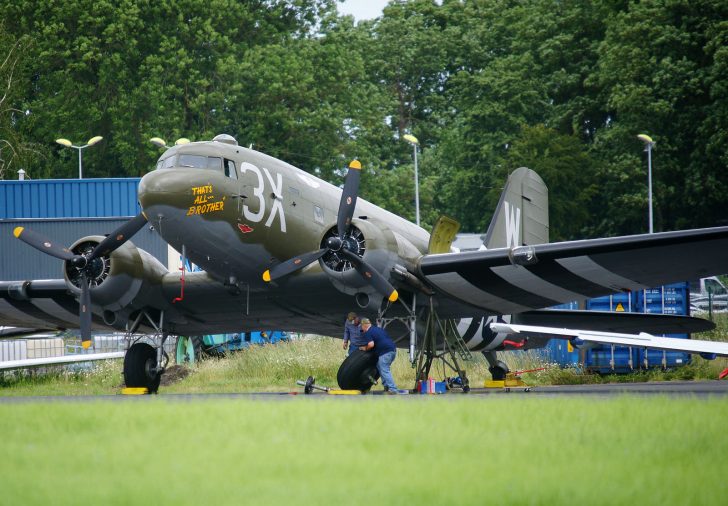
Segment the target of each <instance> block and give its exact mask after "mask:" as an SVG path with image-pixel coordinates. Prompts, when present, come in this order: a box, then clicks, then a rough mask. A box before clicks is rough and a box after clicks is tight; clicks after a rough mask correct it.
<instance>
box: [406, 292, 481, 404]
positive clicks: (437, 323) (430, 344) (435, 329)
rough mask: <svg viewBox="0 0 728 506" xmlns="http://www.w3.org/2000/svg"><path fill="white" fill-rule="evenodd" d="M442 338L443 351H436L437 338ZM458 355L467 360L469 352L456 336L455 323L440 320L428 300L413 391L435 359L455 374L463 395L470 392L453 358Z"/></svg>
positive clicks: (458, 365) (466, 380)
mask: <svg viewBox="0 0 728 506" xmlns="http://www.w3.org/2000/svg"><path fill="white" fill-rule="evenodd" d="M438 335H439V336H441V337H442V342H443V349H442V351H438V350H437V337H438ZM456 350H457V352H459V353H460V356H461V358H463V359H464V360H467V359H468V358H467V357H469V356H470V352H469V351H467V348H465V346H464V343H463V342H462V338H461V337H460V334H458V331H457V328H456V326H455V323H454V322H453V321H452V320H444V321H443V320H440V318H439V317H438V316H437V313H436V312H435V308H434V305H433V303H432V298H430V307H429V313H428V316H427V326H426V327H425V336H424V340H423V343H422V347H421V348H420V350H419V352H418V354H417V373H416V375H415V390H416V388H417V381H426V380H427V378H428V377H429V375H430V370H431V369H432V362H433V360H435V359H438V360H442V362H443V364H444V365H447V366H448V367H449V368H450V369H452V370H453V371H455V372H457V374H458V376H459V377H460V379H461V381H462V388H463V393H468V392H469V391H470V384H469V381H468V377H467V375H466V373H465V370H464V369H462V368H461V367H460V364H459V363H458V360H457V358H456V356H455V354H456Z"/></svg>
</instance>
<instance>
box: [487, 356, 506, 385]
mask: <svg viewBox="0 0 728 506" xmlns="http://www.w3.org/2000/svg"><path fill="white" fill-rule="evenodd" d="M488 371H489V372H490V375H491V376H492V377H493V380H494V381H503V380H504V379H506V374H508V372H509V369H508V366H507V365H506V364H505V363H504V362H501V361H500V360H499V361H498V363H497V364H496V365H494V366H492V367H489V368H488Z"/></svg>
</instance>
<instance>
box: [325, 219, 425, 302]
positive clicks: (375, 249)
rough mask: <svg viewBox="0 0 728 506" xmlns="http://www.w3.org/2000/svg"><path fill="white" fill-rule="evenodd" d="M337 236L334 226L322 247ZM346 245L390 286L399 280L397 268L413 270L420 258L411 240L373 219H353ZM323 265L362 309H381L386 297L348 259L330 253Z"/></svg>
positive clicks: (339, 287)
mask: <svg viewBox="0 0 728 506" xmlns="http://www.w3.org/2000/svg"><path fill="white" fill-rule="evenodd" d="M336 234H337V232H336V226H333V227H332V228H330V229H329V230H328V232H327V233H326V234H324V237H323V238H322V240H321V245H322V247H323V246H324V245H325V244H326V241H327V239H328V238H329V237H331V236H332V235H336ZM345 242H346V246H345V247H347V248H348V249H349V250H350V251H353V252H354V253H356V254H357V255H359V256H361V257H362V258H363V259H364V261H366V262H367V263H368V264H369V265H371V266H372V268H373V269H376V270H377V271H379V272H380V273H382V274H383V275H384V277H385V278H387V279H388V280H389V281H390V283H393V282H394V281H395V280H396V278H393V277H392V269H393V268H394V266H395V265H398V264H400V265H401V264H402V263H404V264H405V265H406V267H412V266H413V265H414V263H415V261H416V259H417V257H418V256H419V255H420V253H419V251H418V250H417V249H416V248H415V247H414V246H413V245H412V244H411V243H410V242H409V241H408V240H407V239H405V238H404V237H402V236H401V235H399V234H396V233H394V232H392V230H390V229H389V228H388V227H384V226H380V224H378V223H373V222H372V221H370V220H362V219H355V220H352V224H351V228H350V229H349V236H348V237H347V239H346V240H345ZM320 264H321V268H322V269H323V270H324V272H326V274H328V275H329V277H330V278H331V280H332V282H333V284H334V286H335V287H336V288H337V289H339V290H340V291H342V292H344V293H346V294H349V295H356V299H357V303H358V304H359V306H361V307H362V308H365V307H368V308H378V306H379V304H380V303H381V301H382V298H383V297H382V295H381V294H380V293H378V292H377V291H376V290H375V289H374V288H373V287H372V286H371V284H370V283H368V282H367V281H366V280H365V279H364V278H363V277H362V276H361V274H359V273H358V272H357V271H356V269H354V267H353V266H352V265H351V263H350V262H348V261H346V259H345V258H344V257H342V256H340V255H337V254H336V253H335V252H330V253H327V254H326V255H324V256H323V257H322V258H321V260H320Z"/></svg>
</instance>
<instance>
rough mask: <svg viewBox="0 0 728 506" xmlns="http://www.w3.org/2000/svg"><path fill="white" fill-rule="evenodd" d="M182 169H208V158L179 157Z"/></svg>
mask: <svg viewBox="0 0 728 506" xmlns="http://www.w3.org/2000/svg"><path fill="white" fill-rule="evenodd" d="M177 165H179V166H180V167H191V168H196V169H207V168H208V166H207V157H206V156H202V155H179V163H178V164H177Z"/></svg>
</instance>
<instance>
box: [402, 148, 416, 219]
mask: <svg viewBox="0 0 728 506" xmlns="http://www.w3.org/2000/svg"><path fill="white" fill-rule="evenodd" d="M403 139H404V140H405V141H407V142H409V143H410V144H412V148H413V150H414V157H415V223H417V226H418V227H419V226H420V182H419V176H418V174H417V147H418V146H419V145H420V141H418V140H417V137H415V136H414V135H410V134H406V135H404V136H403Z"/></svg>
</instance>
